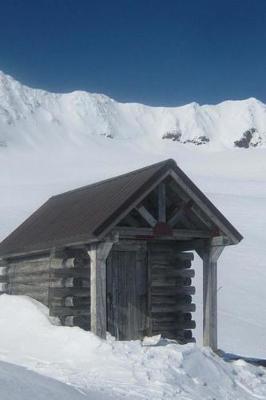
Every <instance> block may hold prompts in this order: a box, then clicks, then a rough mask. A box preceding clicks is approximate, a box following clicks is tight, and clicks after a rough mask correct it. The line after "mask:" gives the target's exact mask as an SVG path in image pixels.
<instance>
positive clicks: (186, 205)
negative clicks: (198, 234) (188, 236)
mask: <svg viewBox="0 0 266 400" xmlns="http://www.w3.org/2000/svg"><path fill="white" fill-rule="evenodd" d="M192 204H193V203H192V202H191V201H190V200H189V201H187V202H185V201H184V202H183V203H182V205H181V207H179V208H178V209H177V210H176V212H175V214H174V215H173V216H172V217H171V218H170V219H169V221H167V224H168V225H170V226H171V227H172V228H173V227H174V225H176V223H177V222H178V221H179V220H182V221H183V219H184V213H185V211H186V210H189V209H190V208H191V207H192ZM186 226H187V227H188V228H192V227H193V228H194V229H195V226H193V225H192V223H190V221H187V224H186Z"/></svg>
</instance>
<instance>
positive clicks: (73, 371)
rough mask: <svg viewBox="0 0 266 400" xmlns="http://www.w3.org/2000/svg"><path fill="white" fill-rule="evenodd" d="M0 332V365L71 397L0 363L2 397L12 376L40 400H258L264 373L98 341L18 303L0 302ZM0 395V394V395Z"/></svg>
mask: <svg viewBox="0 0 266 400" xmlns="http://www.w3.org/2000/svg"><path fill="white" fill-rule="evenodd" d="M0 332H1V342H0V360H1V361H3V362H5V363H6V362H9V363H10V362H11V363H13V364H18V365H20V366H23V367H24V368H27V369H29V370H31V371H34V372H37V373H39V374H41V375H43V376H45V377H50V378H53V379H56V380H58V381H61V382H63V383H65V384H68V385H71V386H73V388H75V389H76V392H74V389H73V397H71V392H69V391H68V390H67V388H66V386H62V387H60V386H59V385H58V386H57V385H56V382H54V381H53V382H52V383H50V382H49V387H48V388H47V387H46V382H45V380H42V379H41V378H40V377H39V376H34V375H32V374H28V376H27V372H26V371H25V370H21V369H16V368H15V367H11V366H9V365H7V364H1V363H0V381H1V380H2V381H3V380H7V383H8V384H9V386H10V392H9V393H13V390H14V389H13V388H12V385H11V382H14V380H15V378H16V376H18V379H19V382H21V381H22V382H23V384H24V386H26V385H25V384H26V383H27V380H28V379H32V386H30V388H28V390H31V391H32V392H34V391H35V390H37V389H40V390H41V393H42V394H45V393H47V390H48V393H47V395H48V394H49V390H50V391H51V393H53V395H54V396H55V395H56V393H58V396H59V397H54V398H59V399H63V398H64V399H65V398H66V399H67V398H73V399H79V398H83V397H82V396H81V395H80V396H79V393H78V392H77V390H79V392H80V393H81V394H83V395H84V397H85V398H86V399H92V398H93V399H100V398H102V399H122V398H123V399H130V400H131V399H132V400H133V399H134V400H135V399H136V400H137V399H154V400H159V399H160V400H161V399H165V400H168V399H169V400H170V399H175V398H176V399H179V400H185V399H186V400H188V399H190V400H198V399H202V398H204V399H214V398H215V399H216V400H220V399H234V400H238V399H239V400H240V399H241V400H245V399H250V398H251V397H250V396H252V398H253V397H255V398H258V399H264V398H265V397H266V370H265V369H264V368H262V367H254V366H252V365H248V364H247V363H246V362H245V361H243V360H241V361H235V362H232V363H226V362H225V361H223V360H222V359H221V358H219V357H218V356H217V355H214V354H213V353H212V352H211V351H210V350H209V349H207V348H205V349H203V348H199V347H197V346H195V345H194V344H189V345H185V346H182V345H178V344H177V343H175V342H174V341H167V340H161V341H159V342H158V341H155V344H152V343H150V345H147V343H146V344H145V345H143V344H142V343H141V341H131V342H117V341H115V340H113V338H111V337H109V338H108V340H107V341H104V340H102V339H99V338H97V337H96V336H94V335H93V334H92V333H90V332H85V331H82V330H81V329H79V328H69V327H62V326H57V325H53V324H52V323H51V321H50V320H49V318H48V310H47V309H46V308H45V307H44V306H41V305H40V304H39V303H38V302H36V301H34V300H31V299H30V298H27V297H26V296H25V297H23V296H9V295H2V296H1V297H0ZM11 374H12V375H11ZM25 379H27V380H26V382H25ZM10 380H11V382H10ZM47 383H48V382H47ZM26 389H27V387H26ZM2 390H3V389H2V388H1V386H0V394H2ZM5 390H7V389H6V388H5V389H4V391H5ZM16 390H17V388H16ZM43 390H44V391H43ZM45 390H46V392H45ZM60 391H62V393H61V392H60ZM4 393H5V392H4ZM65 393H66V395H65ZM92 394H93V396H92ZM64 396H65V397H64ZM67 396H69V397H67ZM99 396H102V397H99ZM10 398H12V399H13V398H14V397H10ZM37 398H38V397H37ZM39 398H40V399H42V398H44V397H39ZM52 398H53V397H52ZM1 399H2V397H1ZM22 399H23V397H22Z"/></svg>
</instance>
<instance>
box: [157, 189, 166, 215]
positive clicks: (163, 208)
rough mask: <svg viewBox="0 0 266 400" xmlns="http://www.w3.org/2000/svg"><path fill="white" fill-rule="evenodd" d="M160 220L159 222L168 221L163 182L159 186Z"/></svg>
mask: <svg viewBox="0 0 266 400" xmlns="http://www.w3.org/2000/svg"><path fill="white" fill-rule="evenodd" d="M158 220H159V222H166V196H165V184H164V183H163V182H161V183H160V184H159V187H158Z"/></svg>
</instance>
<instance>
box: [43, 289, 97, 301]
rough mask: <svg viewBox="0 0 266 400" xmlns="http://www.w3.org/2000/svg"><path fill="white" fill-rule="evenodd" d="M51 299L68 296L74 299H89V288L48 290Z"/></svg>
mask: <svg viewBox="0 0 266 400" xmlns="http://www.w3.org/2000/svg"><path fill="white" fill-rule="evenodd" d="M49 292H50V296H51V297H56V298H62V297H68V296H75V297H89V296H90V288H88V287H86V288H76V287H70V288H65V287H64V288H50V290H49Z"/></svg>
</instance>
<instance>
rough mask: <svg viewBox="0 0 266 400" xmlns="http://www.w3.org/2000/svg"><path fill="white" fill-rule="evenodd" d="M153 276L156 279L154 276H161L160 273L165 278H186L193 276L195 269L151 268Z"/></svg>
mask: <svg viewBox="0 0 266 400" xmlns="http://www.w3.org/2000/svg"><path fill="white" fill-rule="evenodd" d="M152 272H153V276H154V278H155V279H156V276H161V275H162V274H163V275H164V277H166V278H176V277H186V278H194V276H195V270H194V269H167V268H154V267H153V268H152Z"/></svg>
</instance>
